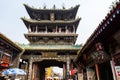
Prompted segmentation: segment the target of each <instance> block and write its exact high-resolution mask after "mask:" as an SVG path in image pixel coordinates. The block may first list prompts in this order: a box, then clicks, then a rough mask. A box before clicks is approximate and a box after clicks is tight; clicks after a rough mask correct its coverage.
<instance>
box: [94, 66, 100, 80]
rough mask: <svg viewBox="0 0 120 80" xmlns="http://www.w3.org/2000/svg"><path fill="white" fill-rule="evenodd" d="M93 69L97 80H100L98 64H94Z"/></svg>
mask: <svg viewBox="0 0 120 80" xmlns="http://www.w3.org/2000/svg"><path fill="white" fill-rule="evenodd" d="M95 69H96V74H97V80H100V76H99V70H98V64H95Z"/></svg>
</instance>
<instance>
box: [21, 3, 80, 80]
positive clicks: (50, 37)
mask: <svg viewBox="0 0 120 80" xmlns="http://www.w3.org/2000/svg"><path fill="white" fill-rule="evenodd" d="M24 6H25V8H26V10H27V12H28V14H29V16H30V19H27V18H25V17H24V18H21V19H22V20H23V22H24V24H25V26H26V27H27V29H28V33H26V34H24V36H25V38H26V39H27V40H28V41H29V42H30V43H29V44H28V45H21V46H22V47H24V48H25V53H24V54H23V55H22V59H24V60H26V59H27V60H28V63H29V68H28V71H29V75H28V78H29V79H30V80H32V79H33V77H31V75H34V76H36V75H37V74H31V69H32V68H31V67H33V69H34V70H36V69H38V67H40V68H39V69H40V70H39V72H40V73H45V72H44V71H43V70H41V69H43V68H45V67H48V66H59V67H62V68H64V69H66V68H67V69H68V70H65V71H64V77H66V72H67V71H69V70H70V68H71V67H67V65H70V62H69V61H70V60H71V59H72V60H73V59H74V58H75V57H76V56H77V53H78V51H79V50H80V48H81V46H80V45H75V42H76V39H77V36H78V34H76V31H77V27H78V24H79V21H80V18H77V19H76V14H77V10H78V8H79V5H76V6H75V7H74V8H69V9H65V8H63V9H57V8H56V6H55V5H54V6H53V8H52V9H47V8H46V7H44V8H43V9H37V8H33V7H30V6H28V5H26V4H24ZM34 66H37V68H34ZM63 66H64V67H63ZM34 70H33V71H34ZM40 75H44V74H40ZM36 78H37V77H36ZM39 78H40V79H43V78H44V77H41V76H40V77H39Z"/></svg>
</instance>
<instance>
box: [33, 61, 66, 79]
mask: <svg viewBox="0 0 120 80" xmlns="http://www.w3.org/2000/svg"><path fill="white" fill-rule="evenodd" d="M65 65H66V63H65V62H62V61H57V60H42V61H38V62H33V65H32V76H31V79H32V80H45V68H47V67H51V66H58V67H60V68H64V70H63V71H64V72H63V74H64V75H65V67H64V66H65Z"/></svg>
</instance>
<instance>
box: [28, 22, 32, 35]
mask: <svg viewBox="0 0 120 80" xmlns="http://www.w3.org/2000/svg"><path fill="white" fill-rule="evenodd" d="M30 32H31V28H30V24H29V26H28V33H30Z"/></svg>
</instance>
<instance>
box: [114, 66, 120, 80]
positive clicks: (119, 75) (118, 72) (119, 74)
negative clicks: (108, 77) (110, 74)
mask: <svg viewBox="0 0 120 80" xmlns="http://www.w3.org/2000/svg"><path fill="white" fill-rule="evenodd" d="M115 71H116V75H117V80H120V66H115Z"/></svg>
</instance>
